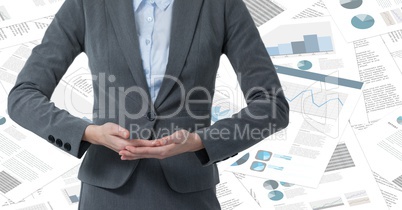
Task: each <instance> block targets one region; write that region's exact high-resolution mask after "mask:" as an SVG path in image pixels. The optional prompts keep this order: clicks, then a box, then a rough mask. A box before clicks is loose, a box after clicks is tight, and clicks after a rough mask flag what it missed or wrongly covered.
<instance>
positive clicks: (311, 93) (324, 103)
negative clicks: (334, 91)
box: [286, 90, 343, 107]
mask: <svg viewBox="0 0 402 210" xmlns="http://www.w3.org/2000/svg"><path fill="white" fill-rule="evenodd" d="M306 92H308V93H310V97H311V103H313V104H314V105H316V106H317V107H322V106H324V105H326V104H327V103H329V102H331V101H338V102H339V103H340V104H341V105H342V106H343V103H342V101H341V99H339V98H332V99H329V100H327V101H324V102H323V103H321V104H317V103H316V102H315V100H314V93H313V90H304V91H302V92H300V93H299V94H298V95H296V96H295V97H293V98H292V99H289V98H287V97H286V99H287V100H288V101H289V102H292V101H294V100H295V99H296V98H298V97H300V96H301V95H303V94H304V93H306Z"/></svg>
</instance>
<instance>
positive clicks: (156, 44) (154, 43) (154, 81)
mask: <svg viewBox="0 0 402 210" xmlns="http://www.w3.org/2000/svg"><path fill="white" fill-rule="evenodd" d="M173 1H174V0H134V2H133V4H134V14H135V21H136V22H135V23H136V27H137V33H138V38H139V42H140V50H141V58H142V64H143V67H144V73H145V77H146V79H147V83H148V88H149V93H150V94H151V99H152V101H153V102H155V99H156V96H157V95H158V92H159V89H160V87H161V84H162V80H163V76H164V75H165V71H166V65H167V62H168V58H169V46H170V30H171V24H172V10H173Z"/></svg>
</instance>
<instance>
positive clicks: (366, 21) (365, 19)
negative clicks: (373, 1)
mask: <svg viewBox="0 0 402 210" xmlns="http://www.w3.org/2000/svg"><path fill="white" fill-rule="evenodd" d="M351 22H352V25H353V26H354V27H355V28H357V29H369V28H371V27H372V26H373V25H374V23H375V20H374V18H373V17H371V16H370V15H367V14H360V15H356V16H354V17H353V18H352V21H351Z"/></svg>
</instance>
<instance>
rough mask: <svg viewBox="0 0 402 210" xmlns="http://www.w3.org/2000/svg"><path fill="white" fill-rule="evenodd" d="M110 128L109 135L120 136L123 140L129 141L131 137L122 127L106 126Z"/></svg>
mask: <svg viewBox="0 0 402 210" xmlns="http://www.w3.org/2000/svg"><path fill="white" fill-rule="evenodd" d="M106 125H107V126H108V128H109V134H111V135H114V136H118V137H120V138H123V139H128V137H129V132H128V130H127V129H125V128H123V127H121V126H120V125H118V124H115V123H107V124H106Z"/></svg>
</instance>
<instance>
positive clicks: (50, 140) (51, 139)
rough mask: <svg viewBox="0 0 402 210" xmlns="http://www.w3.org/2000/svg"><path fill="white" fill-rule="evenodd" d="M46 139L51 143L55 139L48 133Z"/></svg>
mask: <svg viewBox="0 0 402 210" xmlns="http://www.w3.org/2000/svg"><path fill="white" fill-rule="evenodd" d="M47 141H48V142H50V143H52V144H54V142H55V141H56V140H55V139H54V136H52V135H49V136H48V137H47Z"/></svg>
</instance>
